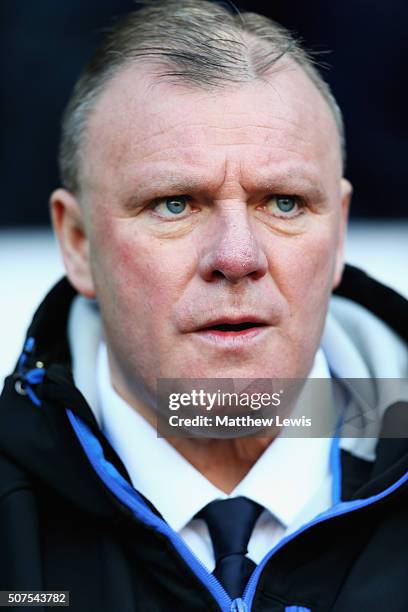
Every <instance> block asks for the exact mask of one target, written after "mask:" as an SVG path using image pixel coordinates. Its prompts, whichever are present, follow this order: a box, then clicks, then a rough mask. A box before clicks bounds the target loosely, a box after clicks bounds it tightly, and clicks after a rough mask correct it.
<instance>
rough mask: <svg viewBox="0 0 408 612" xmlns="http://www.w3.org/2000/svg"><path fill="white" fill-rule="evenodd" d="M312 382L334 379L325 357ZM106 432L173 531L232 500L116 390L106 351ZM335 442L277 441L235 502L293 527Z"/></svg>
mask: <svg viewBox="0 0 408 612" xmlns="http://www.w3.org/2000/svg"><path fill="white" fill-rule="evenodd" d="M309 376H311V377H315V378H324V377H329V376H330V374H329V370H328V367H327V363H326V360H325V357H324V354H323V351H321V350H319V351H318V352H317V354H316V357H315V360H314V364H313V367H312V370H311V372H310V375H309ZM97 387H98V404H99V409H100V414H101V421H102V427H103V429H104V431H105V434H106V435H107V437H108V439H109V440H110V442H111V444H112V446H113V448H115V450H116V452H117V453H118V455H119V456H120V458H121V459H122V461H123V463H124V465H125V466H126V468H127V470H128V473H129V475H130V478H131V480H132V484H133V486H134V487H135V488H136V489H137V490H139V491H140V492H141V493H142V494H143V495H144V496H145V497H147V498H148V499H149V500H150V501H151V502H152V503H153V505H154V506H155V507H156V508H157V510H158V511H159V512H160V513H161V514H162V516H163V517H164V518H165V520H166V521H167V522H168V523H169V525H170V526H171V527H172V528H173V529H174V530H175V531H180V530H181V529H182V528H183V527H184V526H185V525H186V524H187V523H189V522H190V520H192V519H193V518H194V516H195V514H196V513H197V512H199V511H200V510H201V509H202V508H203V507H204V506H206V505H207V504H208V503H210V502H211V501H213V500H215V499H226V498H227V497H228V496H227V495H226V494H225V493H224V492H223V491H221V490H220V489H218V488H217V487H216V486H214V485H213V484H212V483H211V482H209V481H208V480H207V479H206V478H205V477H204V476H203V475H202V474H201V473H200V472H199V471H198V470H196V468H194V466H192V465H191V464H190V463H189V462H188V461H187V460H186V459H184V457H183V456H182V455H181V454H180V453H178V452H177V451H176V450H175V449H174V448H173V447H172V446H171V445H170V444H169V443H168V442H167V441H166V440H165V439H164V438H158V437H157V433H156V430H155V429H154V428H153V427H152V426H151V425H150V424H149V423H148V422H147V421H146V420H145V419H144V418H143V417H142V416H141V415H140V414H139V413H137V412H136V411H135V410H134V409H132V408H131V407H130V406H129V404H127V403H126V402H125V401H124V400H123V399H122V398H121V397H120V396H119V395H118V394H117V393H116V391H115V390H114V388H113V386H112V384H111V380H110V372H109V365H108V357H107V350H106V346H105V345H104V344H103V343H101V345H100V348H99V353H98V363H97ZM329 454H330V440H328V439H326V438H277V439H276V440H274V442H273V443H272V444H270V445H269V446H268V448H267V449H266V450H265V452H264V453H263V454H262V456H261V457H260V458H259V459H258V461H257V462H256V463H255V465H254V466H253V467H252V468H251V470H250V471H249V472H248V474H247V475H246V477H245V478H244V479H243V480H242V481H241V482H240V483H239V484H238V486H237V487H236V488H235V489H234V491H232V493H231V494H230V496H229V497H235V496H238V495H244V496H246V497H248V498H249V499H252V500H253V501H256V502H258V503H259V504H261V505H262V506H264V507H265V508H266V509H267V510H268V511H269V512H271V513H272V514H273V515H274V516H275V517H276V518H277V519H278V520H279V521H280V522H281V523H282V524H283V525H284V526H285V527H288V526H290V524H291V523H292V522H293V520H294V519H295V517H296V516H297V515H298V514H299V512H300V511H301V510H302V508H303V507H304V506H305V505H306V504H307V502H308V501H309V500H310V499H311V498H312V497H313V496H314V494H315V493H316V490H317V489H318V487H319V486H321V483H322V480H323V479H324V478H326V477H327V475H328V473H329Z"/></svg>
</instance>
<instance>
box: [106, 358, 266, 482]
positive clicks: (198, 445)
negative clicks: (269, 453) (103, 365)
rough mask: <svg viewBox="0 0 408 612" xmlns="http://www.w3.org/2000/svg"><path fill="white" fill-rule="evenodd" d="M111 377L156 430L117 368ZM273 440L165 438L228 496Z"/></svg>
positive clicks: (148, 412)
mask: <svg viewBox="0 0 408 612" xmlns="http://www.w3.org/2000/svg"><path fill="white" fill-rule="evenodd" d="M111 375H112V384H113V387H114V389H115V390H116V392H117V393H118V394H119V395H120V396H121V397H122V398H123V399H124V400H125V401H126V402H127V403H128V404H129V405H130V406H131V407H132V408H133V409H134V410H136V411H137V412H138V413H139V414H140V415H141V416H142V417H144V418H145V419H146V421H148V423H150V425H152V427H154V428H155V429H157V417H156V414H155V412H154V411H153V410H152V409H151V408H149V407H148V406H147V405H146V404H144V403H143V402H139V401H135V394H133V393H131V392H128V390H127V386H126V385H125V384H123V383H124V381H123V380H121V377H120V376H118V371H117V370H116V369H115V368H114V367H113V368H112V367H111ZM121 382H122V384H121ZM273 439H274V436H268V437H252V436H247V437H241V438H229V439H213V438H198V437H194V438H166V440H167V441H168V443H169V444H171V446H173V448H175V449H176V450H177V451H178V452H179V453H180V455H182V456H183V457H184V458H185V459H186V460H187V461H188V462H189V463H191V465H192V466H194V467H195V468H196V470H198V471H199V472H200V473H201V474H202V475H203V476H204V477H205V478H207V480H209V481H210V482H211V483H212V484H213V485H214V486H216V487H217V488H218V489H220V490H221V491H223V492H224V493H227V494H228V493H230V492H231V491H232V490H233V489H234V488H235V487H236V486H237V485H238V484H239V483H240V482H241V480H242V479H243V478H244V477H245V476H246V474H247V473H248V472H249V470H250V469H251V468H252V466H253V465H254V464H255V463H256V461H257V460H258V459H259V457H260V456H261V455H262V453H263V452H264V451H265V450H266V448H267V447H268V446H269V444H270V443H271V442H272V440H273Z"/></svg>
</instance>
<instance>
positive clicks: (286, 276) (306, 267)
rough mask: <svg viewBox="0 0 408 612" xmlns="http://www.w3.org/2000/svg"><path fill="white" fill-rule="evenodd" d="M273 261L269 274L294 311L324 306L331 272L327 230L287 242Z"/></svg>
mask: <svg viewBox="0 0 408 612" xmlns="http://www.w3.org/2000/svg"><path fill="white" fill-rule="evenodd" d="M275 259H276V262H275V264H274V262H273V261H272V275H273V276H274V279H275V280H276V282H277V284H278V285H279V288H280V290H281V291H282V293H283V294H284V295H285V296H286V298H287V300H288V302H289V303H290V305H291V306H292V308H291V310H293V309H294V308H295V307H296V305H298V306H299V307H300V308H301V309H302V310H310V309H311V308H316V307H319V306H320V304H321V305H322V307H325V306H326V301H327V296H328V295H329V294H330V291H331V287H332V279H333V271H334V261H335V252H334V240H333V236H332V234H331V232H330V231H328V230H327V229H326V230H325V231H321V232H319V233H318V234H313V235H311V234H310V235H303V236H298V237H296V238H295V239H293V240H292V239H291V240H289V241H287V242H286V243H285V244H284V245H282V248H281V249H280V253H279V254H277V255H275Z"/></svg>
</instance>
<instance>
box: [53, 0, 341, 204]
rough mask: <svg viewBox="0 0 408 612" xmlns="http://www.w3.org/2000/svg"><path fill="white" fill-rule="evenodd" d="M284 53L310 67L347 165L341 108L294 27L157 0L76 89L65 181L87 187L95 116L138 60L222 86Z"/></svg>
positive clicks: (104, 46)
mask: <svg viewBox="0 0 408 612" xmlns="http://www.w3.org/2000/svg"><path fill="white" fill-rule="evenodd" d="M284 56H286V57H287V58H289V59H291V60H292V61H294V62H295V63H296V64H298V65H299V66H300V67H301V68H302V69H303V70H304V72H305V73H306V74H307V75H308V77H309V78H310V80H311V81H312V82H313V83H314V85H315V86H316V87H317V89H318V90H319V92H320V93H321V95H322V96H323V98H324V100H325V101H326V102H327V104H328V106H329V108H330V110H331V111H332V113H333V116H334V119H335V122H336V125H337V129H338V133H339V140H340V147H341V153H342V158H343V164H344V160H345V137H344V125H343V119H342V115H341V111H340V109H339V107H338V105H337V103H336V101H335V99H334V97H333V95H332V93H331V91H330V87H329V85H328V84H327V83H326V81H324V79H323V78H322V76H321V75H320V73H319V72H318V70H317V68H316V66H315V63H314V61H313V59H312V58H311V56H310V55H309V54H308V53H307V52H306V51H305V49H303V47H302V46H301V44H300V41H299V40H298V39H297V38H296V37H295V36H294V35H293V34H292V33H291V32H289V31H288V30H287V29H286V28H284V27H282V26H281V25H279V24H278V23H276V22H274V21H272V20H271V19H269V18H267V17H264V16H262V15H258V14H256V13H251V12H243V13H240V12H238V11H237V9H235V8H234V7H233V6H228V5H224V4H219V3H215V2H211V1H208V0H158V1H152V0H150V1H147V2H143V6H142V8H140V9H139V10H135V11H132V12H130V13H128V14H127V15H126V16H125V17H123V18H121V19H120V20H119V21H118V22H117V23H116V24H115V25H114V27H113V28H112V29H111V30H109V32H108V34H107V35H106V36H105V38H104V40H103V41H102V43H101V45H100V46H99V47H98V49H97V50H96V52H95V54H94V55H93V57H92V58H91V60H90V61H89V63H88V64H87V65H86V66H85V68H84V70H83V72H82V74H81V75H80V77H79V79H78V81H77V83H76V85H75V87H74V90H73V92H72V95H71V98H70V100H69V102H68V105H67V107H66V109H65V112H64V115H63V120H62V135H61V142H60V151H59V166H60V174H61V180H62V184H63V185H64V187H65V188H66V189H69V190H70V191H71V192H72V193H76V194H78V193H79V191H80V183H81V169H82V167H83V159H82V157H83V155H82V153H83V148H84V146H83V144H84V143H83V141H84V134H85V132H86V127H87V121H88V118H89V115H90V113H91V111H92V109H93V108H94V107H95V104H96V102H97V100H98V98H99V96H100V95H101V93H102V92H103V91H104V90H105V88H106V86H107V84H108V83H109V81H110V80H111V79H112V78H113V77H114V76H115V75H116V74H117V73H118V72H119V71H120V70H122V69H123V68H125V67H127V66H128V65H129V64H130V63H132V62H134V61H143V58H144V59H145V61H147V62H148V63H149V64H155V65H157V66H158V67H159V68H161V71H160V72H159V73H158V74H157V77H158V78H167V79H172V80H176V81H182V82H185V83H189V84H191V85H193V86H196V87H201V88H207V89H214V88H223V87H227V86H231V85H233V84H237V83H243V82H247V81H251V80H254V79H259V78H261V77H262V76H263V75H265V73H266V72H267V71H269V70H270V69H271V68H272V67H273V66H274V65H275V64H276V63H277V62H278V61H279V60H280V59H281V58H282V57H284Z"/></svg>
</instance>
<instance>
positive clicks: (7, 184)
mask: <svg viewBox="0 0 408 612" xmlns="http://www.w3.org/2000/svg"><path fill="white" fill-rule="evenodd" d="M235 4H236V6H238V7H239V8H241V9H247V10H253V11H257V12H262V13H264V14H266V15H268V16H270V17H272V18H273V19H276V20H277V21H279V22H281V23H282V24H283V25H285V26H286V27H288V28H290V29H291V30H294V31H296V32H297V33H298V34H299V35H300V36H301V37H302V38H303V40H304V42H305V44H306V46H307V47H308V48H309V49H311V50H312V51H327V50H330V51H331V53H328V54H326V53H324V54H323V55H322V56H321V59H322V60H323V61H324V62H326V63H329V64H330V66H331V68H330V69H329V70H325V71H324V73H325V75H326V78H327V80H328V81H329V83H330V84H331V86H332V89H333V92H334V94H335V96H336V98H337V100H338V102H339V104H340V107H341V108H342V110H343V113H344V117H345V123H346V130H347V141H348V168H347V176H348V178H350V180H351V181H352V183H353V184H354V186H355V194H354V199H353V206H352V214H353V216H354V217H357V218H368V217H372V218H373V217H376V218H387V219H395V218H400V217H407V210H408V207H407V201H406V198H407V192H408V171H407V169H406V164H407V161H408V160H407V155H406V148H407V144H408V120H407V115H408V112H407V111H408V88H407V87H406V79H407V66H408V36H407V32H408V2H407V0H389V1H388V2H384V1H383V0H382V1H379V0H330V1H329V2H328V1H327V0H325V1H324V2H323V0H322V1H320V0H318V1H313V2H306V1H305V0H303V1H301V0H298V1H295V0H272V1H271V2H268V3H263V2H245V1H243V2H235ZM134 7H135V4H134V3H133V2H131V1H130V0H86V1H84V0H65V1H63V0H59V1H58V0H18V2H16V0H1V3H0V28H1V43H0V44H1V49H0V58H1V60H0V62H1V65H0V68H1V77H2V78H1V80H2V84H3V85H2V94H1V99H0V108H1V138H0V143H1V144H0V147H1V148H0V163H1V166H0V167H1V190H2V205H1V207H0V226H2V227H11V226H18V225H24V226H27V225H32V226H35V225H37V226H38V225H46V224H48V197H49V194H50V192H51V190H52V189H53V188H55V187H56V186H57V185H58V183H59V181H58V172H57V166H56V155H57V146H58V138H59V122H60V117H61V113H62V110H63V108H64V105H65V103H66V101H67V98H68V95H69V93H70V91H71V89H72V87H73V84H74V82H75V80H76V77H77V76H78V73H79V71H80V69H81V67H82V66H83V64H84V62H85V61H86V60H87V59H88V58H89V56H90V54H91V53H92V51H93V49H94V48H95V45H96V44H97V42H98V40H99V39H100V36H101V30H102V29H103V28H104V27H106V26H107V25H109V24H110V23H112V19H113V17H114V16H115V15H118V14H121V13H123V12H127V11H128V10H131V9H132V8H134Z"/></svg>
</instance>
